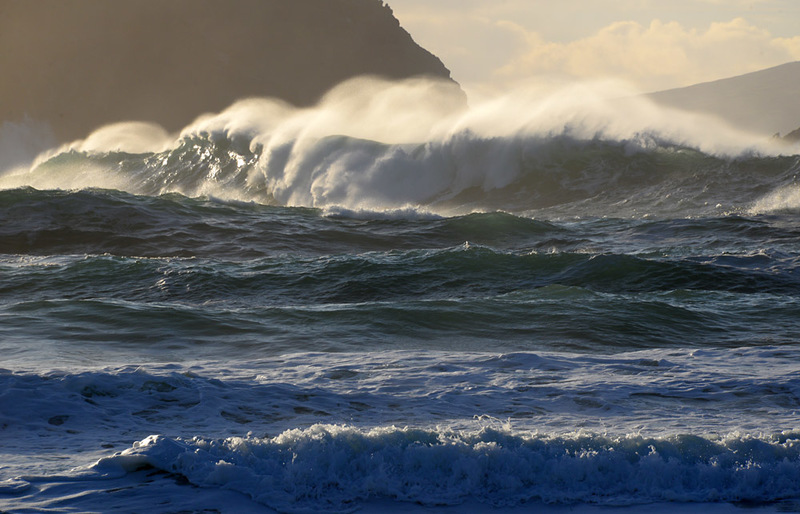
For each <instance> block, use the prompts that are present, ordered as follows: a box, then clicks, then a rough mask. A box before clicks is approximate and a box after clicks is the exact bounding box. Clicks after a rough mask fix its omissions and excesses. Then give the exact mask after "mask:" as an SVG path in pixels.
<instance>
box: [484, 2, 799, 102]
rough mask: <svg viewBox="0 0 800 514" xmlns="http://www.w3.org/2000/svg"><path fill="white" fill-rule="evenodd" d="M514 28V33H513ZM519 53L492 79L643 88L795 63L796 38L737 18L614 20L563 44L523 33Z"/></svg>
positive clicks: (797, 49) (669, 85)
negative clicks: (688, 24)
mask: <svg viewBox="0 0 800 514" xmlns="http://www.w3.org/2000/svg"><path fill="white" fill-rule="evenodd" d="M520 29H521V28H520V27H516V28H515V30H517V31H518V33H519V31H520ZM524 36H525V41H526V47H527V48H526V49H525V51H524V52H522V53H521V54H520V55H518V56H516V57H514V58H513V59H511V60H509V61H508V62H506V63H505V64H503V65H502V66H500V67H498V68H496V69H495V70H493V72H492V79H491V80H492V81H493V82H513V81H515V80H524V79H526V78H529V77H531V76H534V75H540V74H559V75H565V76H570V77H575V78H597V77H614V78H620V79H623V80H628V81H630V82H632V83H633V84H635V85H637V86H638V87H640V88H642V89H645V90H654V89H659V88H665V87H673V86H679V85H682V84H679V83H676V81H677V80H680V81H683V82H685V83H695V82H702V81H708V80H713V79H716V78H720V77H725V76H729V75H736V74H740V73H745V72H748V71H752V70H754V69H758V68H759V67H767V66H772V65H777V64H782V63H784V62H789V61H794V60H798V59H800V37H795V38H775V37H773V36H772V35H771V34H770V33H769V32H768V31H766V30H764V29H760V28H758V27H755V26H753V25H751V24H749V23H748V22H747V20H745V19H743V18H737V19H734V20H731V21H729V22H719V23H712V24H711V25H710V26H709V27H708V28H707V29H706V30H696V29H687V28H685V27H683V26H682V25H680V24H679V23H677V22H669V23H664V22H661V21H659V20H654V21H653V22H651V23H650V25H649V26H644V25H641V24H640V23H637V22H634V21H621V22H616V23H613V24H612V25H609V26H607V27H604V28H603V29H601V30H600V31H598V32H597V33H596V34H594V35H592V36H589V37H586V38H583V39H579V40H577V41H572V42H569V43H555V42H548V41H545V40H544V39H543V38H542V37H540V36H539V35H538V34H536V33H525V34H524Z"/></svg>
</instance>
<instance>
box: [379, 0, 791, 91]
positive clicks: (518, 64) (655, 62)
mask: <svg viewBox="0 0 800 514" xmlns="http://www.w3.org/2000/svg"><path fill="white" fill-rule="evenodd" d="M387 3H388V4H389V6H390V7H391V8H392V10H393V11H394V14H395V16H396V17H397V18H398V19H399V20H400V23H401V25H402V26H403V27H404V28H405V29H406V30H407V31H408V32H410V33H411V35H412V37H413V38H414V40H415V41H416V42H417V43H419V44H420V45H421V46H423V47H424V48H426V49H427V50H429V51H431V52H433V53H434V54H436V55H437V56H438V57H439V58H440V59H441V60H442V61H443V62H444V64H445V65H446V66H447V67H448V68H449V69H450V71H451V72H452V75H453V78H454V79H455V80H456V81H458V82H460V83H461V85H462V87H464V89H465V90H466V91H467V92H468V93H470V92H472V93H478V92H485V93H492V92H498V91H499V92H502V91H505V90H509V89H513V88H514V87H516V86H519V85H521V84H524V83H526V82H530V81H541V80H552V81H562V80H567V81H571V80H573V79H579V80H585V79H590V80H592V79H608V78H611V79H621V80H624V81H625V82H626V83H628V84H630V85H631V86H633V87H635V88H637V89H639V90H641V91H644V92H650V91H659V90H663V89H670V88H674V87H682V86H688V85H691V84H696V83H699V82H706V81H710V80H716V79H720V78H726V77H731V76H735V75H741V74H743V73H748V72H751V71H757V70H760V69H764V68H768V67H771V66H776V65H779V64H783V63H786V62H792V61H798V60H800V1H798V0H387Z"/></svg>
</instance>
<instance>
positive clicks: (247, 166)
mask: <svg viewBox="0 0 800 514" xmlns="http://www.w3.org/2000/svg"><path fill="white" fill-rule="evenodd" d="M634 93H635V92H634V91H632V90H630V89H628V88H626V87H624V86H621V85H619V84H614V83H593V84H579V85H571V86H567V87H562V88H560V89H555V90H553V89H550V88H544V87H528V88H527V89H525V90H520V91H515V92H512V93H509V94H507V95H504V96H502V97H497V98H492V99H487V100H482V101H480V102H476V103H475V104H474V105H472V106H470V108H468V109H463V108H462V107H461V106H462V104H461V101H460V99H461V97H460V96H459V95H460V94H461V93H460V91H458V90H457V89H456V88H454V87H453V86H452V85H451V84H447V83H442V82H435V81H425V80H411V81H405V82H386V81H382V80H378V79H374V78H359V79H353V80H351V81H348V82H345V83H343V84H341V85H340V86H338V87H337V88H335V89H333V90H332V91H331V92H330V93H328V94H327V95H326V96H325V97H324V98H323V99H322V100H321V102H320V103H319V104H318V105H317V106H315V107H312V108H307V109H296V108H293V107H291V106H288V105H286V104H284V103H282V102H279V101H276V100H273V99H255V98H252V99H246V100H242V101H240V102H237V103H236V104H234V105H232V106H231V107H230V108H228V109H226V110H225V111H223V112H221V113H217V114H206V115H203V116H201V117H200V118H198V120H196V121H195V122H194V123H192V124H190V125H189V126H187V127H186V128H184V129H183V131H182V132H181V134H180V137H178V138H174V137H172V136H169V135H168V134H166V133H164V131H163V130H162V129H160V128H159V127H156V126H151V125H146V124H118V125H114V126H109V127H104V128H102V129H100V130H98V131H97V132H95V133H93V134H91V135H89V136H88V137H87V138H86V139H85V140H83V141H80V142H75V143H73V144H71V145H67V147H65V148H68V149H71V150H72V151H79V152H84V153H89V154H98V153H100V154H102V153H103V152H112V151H124V152H129V153H130V152H142V151H150V152H159V151H160V150H164V147H165V146H169V145H171V146H172V148H171V150H168V151H166V152H164V153H161V154H157V156H158V157H159V158H157V159H156V158H154V159H151V160H150V161H148V162H147V164H146V165H145V167H144V168H143V169H139V170H138V171H136V172H132V171H131V165H127V167H125V166H121V165H114V164H113V163H110V162H106V161H103V162H102V163H100V164H98V163H97V162H94V163H88V162H84V161H81V162H75V161H72V160H69V159H66V160H64V159H62V160H61V161H56V162H57V164H56V163H54V162H53V161H52V160H51V161H50V162H49V163H48V162H45V163H44V164H42V162H43V161H47V159H48V158H50V157H52V153H50V154H47V155H45V156H43V158H40V159H39V161H38V165H36V164H35V165H34V166H33V167H32V169H29V170H25V171H24V172H17V173H7V174H6V175H5V176H3V177H0V187H3V188H9V187H20V186H24V185H29V186H33V187H37V188H62V189H75V188H84V187H103V188H112V189H122V190H125V191H130V192H133V193H137V194H162V193H167V192H179V193H182V194H186V195H189V196H196V195H211V196H216V197H219V198H224V199H228V200H242V201H274V202H276V203H279V204H281V205H289V206H309V207H322V208H328V207H341V208H345V209H350V210H353V211H357V210H372V211H380V210H385V209H390V210H398V209H405V208H407V207H409V206H412V207H415V208H417V207H419V206H430V205H440V206H441V205H442V204H443V203H446V201H447V200H448V199H451V198H453V197H455V196H457V195H459V194H462V193H464V192H469V191H472V190H475V191H483V192H491V191H495V190H498V189H502V188H504V187H507V186H509V185H510V184H512V183H514V182H515V181H519V180H520V179H521V178H523V177H524V175H525V174H526V173H529V172H530V170H531V169H536V170H539V171H542V172H543V171H547V172H548V173H554V174H558V173H559V169H560V167H561V166H564V165H568V164H565V161H566V156H564V155H561V154H559V153H558V147H559V144H560V143H558V142H557V141H558V138H562V140H566V141H571V143H570V144H572V145H573V148H572V150H571V151H572V153H575V151H577V152H578V153H579V152H580V149H581V147H582V145H592V144H596V143H597V142H598V141H604V142H608V143H611V144H613V145H616V146H619V147H620V148H622V149H623V150H624V152H625V153H627V154H629V155H635V154H637V153H641V152H652V151H657V150H658V149H659V148H661V147H663V146H666V147H670V146H677V147H686V148H690V149H695V150H698V151H700V152H703V153H705V154H707V155H714V156H719V157H724V158H733V157H737V156H742V155H751V154H757V155H777V154H779V153H781V152H782V151H784V150H785V148H784V147H781V146H779V145H777V144H773V143H770V142H769V141H761V140H760V139H758V138H756V137H755V136H752V135H750V134H747V133H743V132H739V131H736V130H733V129H731V128H729V127H726V126H725V125H723V124H721V123H719V122H717V121H715V120H713V119H710V118H707V117H702V116H699V115H695V114H690V113H681V112H677V111H672V110H667V109H664V108H661V107H657V106H655V105H654V104H652V103H650V102H648V101H647V100H645V99H643V98H642V97H637V96H635V94H634ZM187 140H196V141H198V142H202V141H208V142H209V143H210V144H211V145H218V147H219V148H220V149H221V151H222V152H223V154H225V155H228V156H230V158H232V159H234V163H235V161H236V159H239V162H238V165H236V166H235V167H236V169H235V171H230V170H229V171H224V170H222V169H221V168H220V166H219V165H215V164H214V163H213V162H212V160H213V154H214V152H216V151H217V150H215V149H214V148H212V147H211V146H207V147H203V146H202V145H201V146H197V147H192V148H193V149H194V151H195V152H194V154H178V153H176V152H178V149H179V148H180V145H181V144H183V143H184V142H185V141H187ZM554 141H556V143H554ZM219 145H222V146H219ZM230 145H232V146H233V151H231V150H229V149H228V147H229V146H230ZM236 149H238V150H236ZM61 151H63V149H62V150H61ZM238 151H250V152H258V153H259V158H258V161H257V162H256V163H250V162H246V160H245V159H244V158H242V157H241V156H238V157H237V154H236V152H238ZM56 153H57V152H56ZM162 156H163V157H162ZM158 163H161V164H158ZM170 163H172V164H170ZM157 164H158V165H157ZM603 165H604V163H603V161H602V158H600V159H599V160H597V161H595V162H587V163H585V166H586V173H588V174H591V173H592V170H593V169H594V168H595V167H600V168H602V167H603ZM133 167H134V168H135V166H133ZM122 168H124V169H122ZM140 168H141V166H140ZM614 171H615V172H616V171H619V170H614ZM653 172H655V171H653ZM609 173H611V172H610V171H609ZM609 176H612V175H609ZM607 178H608V177H603V176H602V175H601V176H598V177H597V180H601V181H602V180H605V179H607ZM590 181H591V179H590ZM543 194H547V193H543ZM473 207H474V206H467V210H469V209H472V208H473ZM439 210H440V211H441V210H442V209H441V208H439Z"/></svg>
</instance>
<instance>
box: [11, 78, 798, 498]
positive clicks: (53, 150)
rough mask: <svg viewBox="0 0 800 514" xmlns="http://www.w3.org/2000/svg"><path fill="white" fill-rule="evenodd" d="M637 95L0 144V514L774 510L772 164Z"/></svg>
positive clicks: (790, 424)
mask: <svg viewBox="0 0 800 514" xmlns="http://www.w3.org/2000/svg"><path fill="white" fill-rule="evenodd" d="M635 93H636V92H635V91H632V90H629V89H627V88H626V87H624V86H622V85H620V84H616V83H592V84H573V85H561V86H558V87H552V86H529V87H526V88H525V89H521V90H519V91H516V92H513V93H509V94H507V95H504V96H499V97H493V98H485V99H473V100H471V104H470V105H469V106H468V107H467V106H464V105H463V96H461V92H460V91H459V90H457V88H455V86H453V85H452V84H449V83H443V82H437V81H430V80H416V79H415V80H408V81H403V82H387V81H383V80H380V79H376V78H359V79H354V80H351V81H348V82H346V83H343V84H341V85H340V86H338V87H336V88H335V89H333V90H332V91H330V92H329V93H328V94H327V95H326V96H325V97H324V98H323V99H322V100H321V101H320V103H319V104H318V105H316V106H314V107H309V108H303V109H300V108H296V107H293V106H290V105H288V104H285V103H282V102H280V101H277V100H274V99H267V98H249V99H243V100H241V101H239V102H237V103H235V104H234V105H232V106H230V107H229V108H228V109H226V110H225V111H223V112H220V113H208V114H204V115H202V116H200V117H198V119H197V120H195V121H194V122H193V123H191V124H189V125H188V126H187V127H185V128H184V129H183V130H181V131H180V132H179V133H175V134H169V133H167V132H166V131H164V130H163V129H162V128H161V127H159V126H157V125H153V124H149V123H142V122H124V123H117V124H113V125H109V126H106V127H102V128H99V129H98V130H96V131H95V132H93V133H92V134H87V136H86V138H85V139H83V140H80V141H74V142H71V143H69V144H65V145H61V146H57V145H55V144H54V141H53V140H52V136H51V135H50V134H49V131H48V127H47V126H46V125H44V124H41V123H38V122H34V121H32V120H26V121H24V122H19V123H5V124H4V125H3V126H2V130H0V434H1V437H2V445H0V510H2V511H9V512H107V511H110V510H122V511H127V512H141V511H144V510H147V511H150V512H177V511H188V512H207V511H214V512H216V511H219V512H239V511H251V512H258V511H263V512H275V511H278V512H352V511H357V510H362V511H367V512H416V511H418V512H423V511H425V512H427V511H428V510H433V511H441V512H462V511H473V512H478V511H485V510H491V511H496V512H506V511H509V512H519V511H535V512H606V511H621V512H640V511H647V512H662V511H675V510H679V511H683V512H700V511H703V512H732V511H738V510H739V509H740V508H744V507H746V508H748V509H755V510H756V511H759V512H761V511H764V512H779V511H781V512H787V511H789V512H794V511H797V510H800V343H799V342H798V337H800V331H798V324H797V320H798V316H800V274H799V273H798V269H799V268H798V266H799V265H800V252H799V251H798V248H800V245H799V244H798V243H800V229H798V226H800V225H799V224H798V221H800V218H799V216H800V185H799V184H798V182H797V180H798V178H797V177H798V173H800V155H798V154H800V147H798V146H797V145H790V144H787V143H784V142H781V141H779V140H776V139H772V140H770V139H765V138H763V137H760V136H757V135H753V134H750V133H747V132H745V131H741V130H735V129H733V128H731V127H728V126H726V125H724V124H722V123H721V122H718V121H716V120H714V119H711V118H707V117H704V116H701V115H698V114H692V113H686V112H680V111H674V110H668V109H664V108H661V107H658V106H656V105H654V104H652V103H649V102H648V101H646V100H645V99H643V98H642V97H641V96H637V95H636V94H635ZM798 123H800V120H799V121H798Z"/></svg>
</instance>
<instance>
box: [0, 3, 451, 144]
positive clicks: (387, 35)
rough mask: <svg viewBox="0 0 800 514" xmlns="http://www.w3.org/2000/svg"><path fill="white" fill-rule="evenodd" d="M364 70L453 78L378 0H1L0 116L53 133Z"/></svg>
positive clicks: (298, 89)
mask: <svg viewBox="0 0 800 514" xmlns="http://www.w3.org/2000/svg"><path fill="white" fill-rule="evenodd" d="M364 74H371V75H379V76H382V77H386V78H392V79H399V78H408V77H414V76H433V77H438V78H444V79H448V80H450V72H449V71H448V70H447V69H446V68H445V66H444V65H443V64H442V62H441V61H440V60H439V59H438V58H436V57H435V56H434V55H432V54H431V53H429V52H428V51H426V50H424V49H423V48H421V47H420V46H419V45H417V44H416V43H415V42H414V41H413V40H412V38H411V36H410V35H409V34H408V33H407V32H406V31H405V30H403V28H402V27H401V26H400V24H399V22H398V21H397V19H396V18H394V16H393V14H392V11H391V9H390V8H389V7H388V6H386V5H384V3H383V2H381V1H378V0H35V1H31V0H0V121H19V120H22V119H24V118H25V117H28V118H31V119H35V120H44V121H48V122H49V123H50V124H51V125H52V128H53V130H54V131H55V134H56V136H57V138H58V139H59V140H69V139H75V138H81V137H84V136H85V135H86V134H87V133H88V132H90V131H91V130H92V129H94V128H96V127H98V126H100V125H103V124H106V123H111V122H115V121H123V120H138V121H154V122H157V123H159V124H161V125H162V126H164V127H165V128H166V129H167V130H169V131H174V130H177V129H179V128H181V127H183V126H184V125H185V124H187V123H189V122H190V121H191V120H192V119H194V118H195V117H196V116H197V115H199V114H202V113H204V112H213V111H219V110H221V109H223V108H225V107H226V106H228V105H230V104H231V103H232V102H234V101H235V100H237V99H239V98H243V97H248V96H269V97H277V98H280V99H283V100H285V101H287V102H290V103H292V104H295V105H298V106H306V105H310V104H313V103H314V102H316V101H317V100H318V99H319V98H320V97H321V95H323V94H324V93H325V92H326V91H327V90H328V89H330V88H331V87H332V86H334V85H336V84H337V83H339V82H341V81H343V80H345V79H348V78H351V77H353V76H357V75H364Z"/></svg>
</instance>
